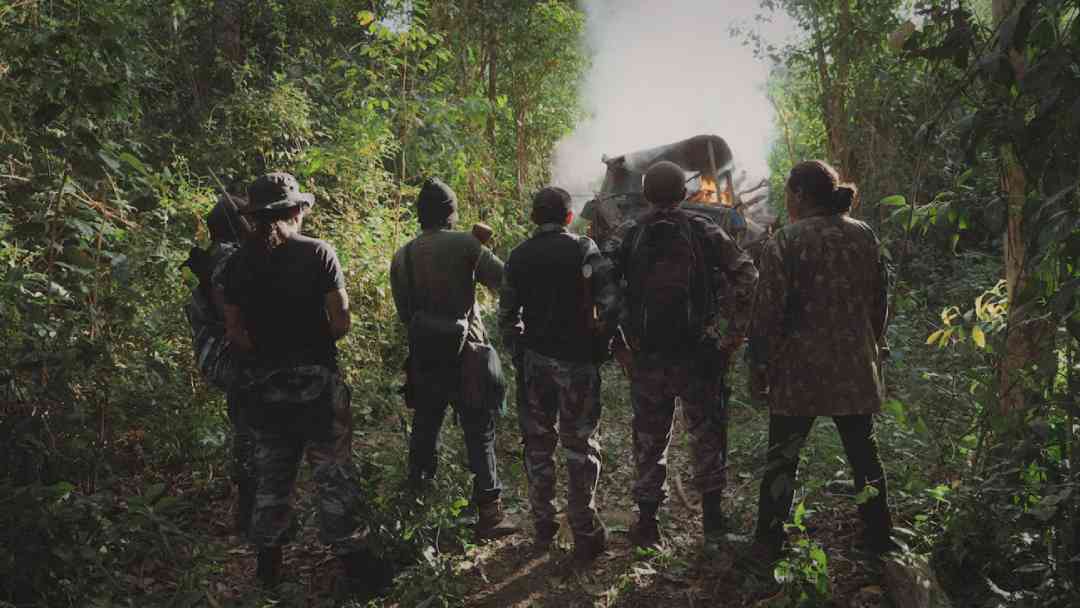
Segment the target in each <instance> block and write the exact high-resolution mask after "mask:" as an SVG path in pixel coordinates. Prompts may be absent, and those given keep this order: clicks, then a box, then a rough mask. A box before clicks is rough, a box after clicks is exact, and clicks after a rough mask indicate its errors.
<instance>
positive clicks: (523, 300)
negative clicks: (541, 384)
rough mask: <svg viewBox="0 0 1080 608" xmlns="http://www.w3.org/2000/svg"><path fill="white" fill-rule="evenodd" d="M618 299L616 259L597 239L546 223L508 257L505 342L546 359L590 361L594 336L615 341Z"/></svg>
mask: <svg viewBox="0 0 1080 608" xmlns="http://www.w3.org/2000/svg"><path fill="white" fill-rule="evenodd" d="M618 297H619V294H618V288H617V286H616V285H615V281H614V280H613V278H612V267H611V262H610V261H609V260H608V259H607V258H605V257H604V256H602V255H600V249H599V248H598V247H597V246H596V243H594V242H593V240H592V239H590V238H589V237H586V236H579V235H576V234H573V233H571V232H570V231H568V230H567V229H566V227H564V226H561V225H558V224H544V225H542V226H540V227H538V228H537V230H536V232H535V233H534V234H533V236H532V238H530V239H528V240H527V241H525V242H524V243H522V244H521V245H519V246H518V247H517V248H515V249H514V251H513V252H511V253H510V257H509V259H508V260H507V263H506V272H505V274H504V277H503V284H502V288H501V289H500V290H499V331H500V332H501V334H502V338H503V343H504V344H505V345H506V346H507V347H508V348H509V349H510V350H511V351H514V350H515V349H516V346H518V343H519V342H520V343H521V344H520V345H521V346H524V347H527V348H529V349H532V350H535V351H537V352H539V353H540V354H543V355H545V356H547V357H553V358H556V359H560V360H563V361H580V362H585V361H591V360H593V358H594V355H595V353H593V349H594V347H595V344H594V339H602V338H604V337H606V338H607V340H610V338H611V332H612V331H614V329H615V327H616V323H617V314H618V309H617V304H618ZM585 298H589V300H590V301H588V302H586V301H585ZM594 315H595V320H593V319H592V317H593V316H594Z"/></svg>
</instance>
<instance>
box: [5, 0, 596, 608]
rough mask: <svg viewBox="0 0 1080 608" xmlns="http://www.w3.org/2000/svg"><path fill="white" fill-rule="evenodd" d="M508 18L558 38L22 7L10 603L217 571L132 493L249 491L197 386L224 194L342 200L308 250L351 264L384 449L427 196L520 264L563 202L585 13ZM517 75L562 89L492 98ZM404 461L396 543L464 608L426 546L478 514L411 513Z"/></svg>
mask: <svg viewBox="0 0 1080 608" xmlns="http://www.w3.org/2000/svg"><path fill="white" fill-rule="evenodd" d="M9 4H10V3H9ZM500 11H503V12H502V14H501V15H499V19H500V21H498V22H496V21H486V23H490V25H491V26H492V27H496V26H497V27H500V28H502V27H503V26H504V25H506V24H510V25H512V27H513V28H517V29H514V30H507V31H506V32H501V33H500V37H501V35H502V33H507V32H510V31H516V32H518V33H521V34H524V33H526V32H528V33H529V36H531V37H518V38H514V37H510V36H508V37H506V38H504V39H502V40H503V41H504V44H499V45H497V47H495V48H493V49H489V47H488V33H489V32H490V31H493V30H483V29H477V28H475V27H474V24H475V23H477V22H478V21H477V20H478V19H480V18H481V17H483V18H485V19H486V17H485V11H484V10H483V7H479V6H469V7H465V8H460V9H458V8H454V7H450V6H448V5H447V4H446V3H428V2H416V1H414V2H402V1H397V0H386V1H381V0H380V1H375V2H371V1H369V0H333V1H330V2H325V1H317V2H316V1H308V0H302V1H297V2H248V1H244V0H240V1H236V2H232V1H230V2H196V1H189V0H181V1H176V2H170V3H166V4H161V3H155V2H149V1H143V0H140V1H137V2H119V1H107V2H95V3H85V2H75V1H66V0H65V1H58V2H49V3H37V2H30V3H17V4H10V5H7V4H5V5H2V6H0V27H3V30H4V36H3V37H0V57H3V59H0V159H2V160H0V233H2V234H3V235H4V238H3V240H2V243H0V316H2V318H3V319H4V321H5V323H3V324H2V326H0V370H3V371H0V396H2V399H0V401H2V407H3V410H4V416H3V419H2V420H0V440H2V442H3V443H2V444H3V446H4V447H3V449H2V451H0V454H2V455H3V458H2V459H0V484H2V485H3V491H4V494H5V496H7V497H8V498H7V499H5V501H3V502H0V522H2V523H3V524H4V525H5V527H6V528H5V529H7V530H8V533H9V534H10V535H20V534H23V535H26V536H25V537H22V536H19V537H18V538H16V536H11V537H10V538H5V539H4V540H5V542H4V545H5V547H9V546H10V547H14V548H15V549H14V551H13V552H9V554H8V560H7V561H4V562H3V571H2V572H0V579H2V580H3V583H2V585H0V601H3V600H11V601H15V602H16V603H17V604H18V605H91V604H92V603H93V602H101V603H105V602H110V601H113V600H115V601H118V602H119V601H121V599H122V600H123V601H127V602H134V603H137V604H138V605H164V604H166V603H168V602H169V601H171V599H170V598H165V597H163V596H161V595H159V594H157V591H155V589H156V588H153V587H152V586H151V587H143V586H140V585H138V584H136V583H134V582H132V581H131V580H128V579H127V578H125V576H126V575H123V572H124V571H125V569H126V568H128V567H129V566H131V565H132V564H133V563H139V562H148V561H152V560H158V561H160V562H162V563H177V564H180V563H183V564H185V565H187V566H190V569H191V571H193V572H197V571H198V570H199V569H200V568H202V567H204V566H205V563H203V562H199V560H201V559H206V558H205V557H198V558H197V559H196V558H195V557H194V556H193V555H189V553H190V551H189V549H190V546H189V545H190V543H192V542H197V541H198V540H199V539H193V538H191V537H190V536H188V535H181V534H179V532H178V531H177V530H175V529H172V528H168V527H167V526H165V522H164V520H162V519H161V511H160V509H161V508H163V507H162V505H163V504H169V503H172V502H173V501H178V502H176V504H174V505H172V506H170V507H169V508H170V509H173V508H175V511H170V514H171V515H174V516H175V518H176V519H177V521H183V520H185V519H190V517H191V507H192V505H191V504H190V501H191V500H192V498H191V497H190V495H188V496H187V497H185V498H177V499H174V498H172V497H165V498H161V499H160V500H157V501H154V500H146V501H143V502H139V499H138V496H137V495H136V494H133V493H132V487H131V486H130V484H129V483H128V480H131V479H143V478H145V477H154V478H156V477H158V476H164V477H166V478H173V477H176V476H182V477H184V479H185V484H194V486H195V487H196V489H199V490H201V489H205V488H203V484H205V482H206V477H207V475H209V476H210V477H214V476H217V477H221V476H223V475H224V473H223V471H224V466H223V463H224V454H225V450H226V449H227V448H228V445H229V440H228V435H229V433H228V426H227V423H226V421H225V416H224V412H223V411H222V410H223V408H222V400H221V398H220V396H218V395H215V394H214V393H213V392H211V391H209V390H208V389H207V387H205V386H203V385H202V383H201V381H200V380H199V378H197V374H196V372H195V371H194V369H193V368H192V366H191V364H190V362H191V360H192V353H191V350H190V338H189V336H188V328H187V325H186V321H185V319H184V316H183V311H182V305H183V302H184V301H185V300H186V298H187V297H188V293H189V289H190V284H189V281H190V279H189V278H187V277H185V275H184V274H183V273H181V272H180V271H179V270H178V267H179V265H180V263H181V262H182V261H183V259H184V257H185V256H186V254H187V252H188V250H189V248H190V247H192V246H198V245H203V244H205V240H206V236H207V233H206V228H205V226H204V223H203V219H202V218H203V217H204V216H205V214H206V213H207V212H208V211H209V210H210V208H211V206H212V205H213V203H214V201H215V199H216V198H217V195H218V193H219V192H220V189H221V187H226V188H231V189H234V190H240V191H242V190H243V184H244V183H246V182H248V181H250V180H251V179H252V178H253V177H255V176H256V175H258V174H259V173H262V172H265V171H269V170H287V171H291V172H293V173H294V174H296V175H297V176H298V177H299V178H300V179H301V180H302V181H303V182H304V187H305V189H309V190H311V191H313V192H314V193H315V194H316V197H317V200H318V203H317V206H316V207H315V213H313V214H312V215H311V217H310V221H308V222H305V230H306V231H308V232H310V233H311V234H313V235H315V236H317V237H321V238H325V239H328V240H329V241H330V242H332V243H333V244H334V245H335V247H336V248H337V251H338V253H339V256H340V258H341V260H342V262H343V265H344V268H345V272H346V280H347V284H348V290H349V294H350V299H351V301H352V305H353V310H354V323H353V330H352V332H351V334H350V335H349V336H348V337H347V338H346V339H345V340H343V341H342V343H341V344H340V347H341V353H342V355H341V363H342V366H343V368H344V369H345V370H346V371H347V374H348V376H349V382H350V383H351V384H352V386H353V388H354V392H355V394H356V395H358V396H362V398H358V399H356V403H355V417H356V420H357V426H358V428H367V427H368V426H373V425H372V424H371V423H373V422H375V421H380V422H381V421H384V420H386V419H387V418H388V417H390V418H391V419H393V418H392V416H393V414H395V413H398V412H399V408H400V401H399V398H398V396H397V395H396V392H395V391H396V384H397V382H398V380H397V374H398V371H399V369H400V364H401V361H402V359H403V355H404V352H403V340H402V339H401V335H400V328H399V327H398V325H400V324H399V323H398V322H397V318H396V313H395V311H394V308H393V303H392V302H391V298H390V294H389V282H388V280H387V272H388V267H389V260H390V257H391V256H392V254H393V252H394V251H395V250H396V249H397V247H399V246H400V245H401V244H402V243H403V242H404V241H405V240H406V239H408V238H409V237H410V236H411V234H413V232H414V231H415V229H416V224H415V221H414V219H415V218H414V217H413V214H412V210H411V204H410V202H411V197H412V196H413V195H415V191H416V186H417V184H419V183H420V181H421V180H422V179H423V178H424V177H426V176H428V175H440V176H442V177H443V178H444V179H445V180H446V181H448V182H450V183H451V184H452V185H453V186H454V187H455V188H457V189H458V191H459V193H460V195H461V196H460V198H461V200H462V207H463V209H462V215H463V221H471V220H477V219H485V220H486V221H488V222H489V223H491V224H492V225H493V226H494V227H495V228H496V230H497V231H498V237H499V246H500V248H502V249H505V248H507V247H509V246H510V245H512V244H513V243H514V242H516V241H517V240H518V238H519V237H520V236H521V235H523V234H525V233H526V232H527V230H528V227H527V226H526V225H525V224H527V217H526V214H525V213H524V212H523V211H522V210H521V208H520V207H518V206H517V205H514V204H508V201H512V200H515V196H516V194H515V193H516V192H517V191H519V190H520V191H524V190H527V189H528V188H531V187H533V186H535V185H536V184H538V183H540V182H541V181H543V180H544V179H546V174H545V169H544V167H546V166H547V158H548V157H549V156H550V153H551V150H552V149H553V147H554V144H555V142H556V141H557V140H558V139H559V138H560V137H561V136H562V135H563V134H565V133H566V132H567V131H568V130H569V129H570V128H571V126H572V124H573V122H574V120H575V119H576V117H577V113H576V112H577V110H576V108H577V105H576V82H577V79H578V78H579V76H580V74H581V70H582V69H583V65H584V59H583V56H582V55H581V53H580V50H579V46H578V44H577V38H578V35H579V34H580V32H581V29H582V27H583V24H584V20H583V16H582V14H581V13H580V12H579V11H578V10H577V9H576V8H575V7H574V6H573V5H572V4H569V3H564V2H543V3H534V2H528V3H525V2H522V3H506V6H505V7H502V8H500ZM526 38H528V39H526ZM517 41H520V44H518V42H517ZM540 42H544V44H539V43H540ZM492 61H495V62H496V65H497V67H498V69H499V70H500V71H501V72H503V73H504V74H520V75H522V78H524V74H525V73H527V72H533V71H536V70H538V69H539V68H540V67H543V70H542V74H539V79H536V78H533V79H532V80H529V83H531V85H535V86H536V88H532V87H531V86H530V88H528V89H522V88H520V84H521V83H519V82H518V81H517V80H516V79H517V76H514V77H513V78H511V77H509V76H508V77H504V78H502V79H500V80H499V82H497V84H496V88H495V91H494V93H495V94H494V96H493V97H489V95H488V90H487V87H486V82H485V80H484V78H483V72H484V70H485V69H486V67H487V66H488V65H490V64H491V62H492ZM515 87H516V88H515ZM489 123H491V124H492V125H493V127H494V128H493V132H494V135H495V137H494V138H488V137H487V136H486V132H487V130H488V125H489ZM519 127H521V128H519ZM520 141H523V142H525V144H526V145H525V154H524V155H523V156H520V155H518V154H517V145H518V143H519V142H520ZM520 167H524V168H526V171H525V172H524V174H521V173H520V171H519V168H520ZM519 174H520V175H522V176H523V177H524V178H525V179H526V181H525V182H521V183H519ZM395 441H397V438H395ZM394 456H395V457H394V458H392V459H390V460H385V459H384V460H380V459H379V458H377V457H376V456H375V455H372V454H366V455H365V458H364V460H365V461H368V462H369V465H368V466H369V467H375V469H372V471H369V472H371V473H372V479H373V480H377V481H372V482H371V483H373V484H375V485H373V486H372V487H371V488H369V489H370V490H371V494H372V495H373V496H379V497H382V498H380V499H379V500H377V501H375V502H373V504H372V509H373V512H372V513H371V514H370V518H371V522H372V526H373V534H374V536H375V537H376V538H380V539H382V542H383V547H384V548H385V549H386V551H387V554H388V555H390V558H392V559H394V560H396V561H400V562H401V563H403V564H410V563H414V562H415V563H417V564H421V565H420V566H418V568H419V570H418V574H416V575H415V576H416V577H417V578H416V579H415V580H418V581H421V580H422V581H424V585H423V586H420V587H417V588H414V590H415V589H426V588H429V587H432V585H433V584H436V582H437V585H439V586H441V587H440V588H444V587H445V597H446V598H449V599H448V600H447V601H448V602H451V603H453V601H454V600H453V598H459V597H460V589H458V590H454V589H452V587H453V586H454V585H456V584H457V583H455V582H453V581H450V580H449V579H447V578H446V577H444V576H442V574H445V571H444V570H443V568H444V567H448V566H447V564H449V563H450V562H449V561H448V560H447V559H446V558H445V556H443V555H442V554H439V555H435V556H434V557H432V556H430V555H429V556H428V557H429V558H431V559H427V558H425V557H424V555H425V553H424V551H425V547H427V548H431V547H432V546H435V545H436V540H435V539H436V537H437V538H438V539H439V542H451V543H453V542H457V541H459V540H460V539H461V537H462V530H463V529H464V528H463V527H462V524H461V522H460V519H461V517H460V516H461V513H460V508H461V505H460V504H459V503H460V501H459V503H454V504H455V505H456V506H453V508H451V507H445V508H444V506H443V505H442V503H437V502H436V501H431V502H430V504H424V505H413V506H412V507H410V508H409V509H407V510H401V509H400V508H399V507H398V506H395V503H394V501H393V498H394V497H397V495H398V494H397V493H396V492H391V491H390V490H388V488H387V486H386V485H385V484H390V485H392V484H393V482H392V481H389V480H393V479H395V475H397V471H398V469H399V468H400V467H401V466H402V465H403V462H402V461H401V458H399V457H398V456H399V454H398V453H397V452H395V454H394ZM380 467H382V468H387V470H382V471H381V472H380V469H379V468H380ZM191 471H200V472H201V471H207V473H206V474H201V473H200V474H199V475H192V476H191V478H189V477H188V476H189V475H190V472H191ZM166 472H167V473H166ZM456 473H457V475H456V477H453V476H452V479H457V480H458V481H448V482H447V483H449V484H458V483H459V482H460V479H462V478H463V477H464V476H465V474H464V472H463V471H460V470H458V471H456ZM61 490H63V491H62V492H61ZM440 492H442V493H443V495H446V493H454V494H455V495H456V496H459V497H460V496H465V495H466V494H465V492H464V491H463V490H461V488H460V487H457V485H454V487H453V488H449V487H447V488H440ZM406 503H408V501H406ZM151 511H153V512H151ZM34 522H37V524H38V525H37V526H35V525H32V524H33V523H34ZM404 536H408V539H407V542H404V543H402V542H401V539H402V537H404ZM8 541H11V542H8ZM84 549H86V550H90V549H92V550H93V551H94V552H95V553H94V557H93V559H90V557H87V556H80V552H84ZM193 559H194V560H195V561H194V563H193V562H192V560H193ZM12 560H14V561H12ZM16 564H17V565H16ZM425 564H426V565H425ZM117 572H120V573H121V574H117ZM164 576H166V577H167V578H169V580H170V583H173V584H174V587H173V588H174V589H176V588H177V587H179V590H177V592H176V593H177V594H178V595H177V597H178V598H181V599H183V598H184V597H187V596H186V595H184V594H185V593H187V592H193V593H196V596H197V597H201V595H199V593H200V590H199V589H198V588H197V587H198V585H199V581H198V577H197V576H195V575H190V576H189V575H178V574H177V573H176V572H175V571H173V570H171V569H169V571H168V572H167V573H164ZM410 576H413V575H410ZM185 586H187V587H185ZM74 598H81V599H74ZM177 601H181V600H177Z"/></svg>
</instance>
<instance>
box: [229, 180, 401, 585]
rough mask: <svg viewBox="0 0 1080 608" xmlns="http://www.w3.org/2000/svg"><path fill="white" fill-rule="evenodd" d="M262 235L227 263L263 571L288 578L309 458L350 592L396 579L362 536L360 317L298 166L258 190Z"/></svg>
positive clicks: (251, 195) (263, 578)
mask: <svg viewBox="0 0 1080 608" xmlns="http://www.w3.org/2000/svg"><path fill="white" fill-rule="evenodd" d="M248 201H249V202H248V206H247V207H246V208H245V209H244V210H243V213H244V214H245V215H246V216H248V217H250V218H252V220H253V223H254V228H253V234H252V236H251V237H250V238H249V239H247V241H246V242H245V244H244V246H243V247H242V248H241V250H240V251H239V252H237V253H236V254H235V255H233V256H232V258H231V259H230V260H229V264H228V266H227V268H226V270H225V280H224V285H225V328H226V332H227V334H226V335H227V337H228V338H229V341H230V342H231V343H232V344H233V345H234V346H235V347H236V348H238V349H239V350H241V351H242V352H245V353H247V355H248V358H247V360H246V361H245V363H244V365H243V367H242V368H241V370H240V371H241V373H240V377H239V378H238V380H237V391H238V393H239V398H240V399H241V400H242V401H243V403H242V404H241V407H243V408H245V409H246V414H247V420H248V421H249V424H250V425H251V427H252V428H253V429H254V432H255V470H256V474H257V477H258V481H257V490H256V495H255V515H254V519H253V522H252V526H251V532H250V535H249V536H250V539H251V541H252V543H253V544H254V545H255V546H256V548H257V549H258V565H257V568H256V577H257V578H258V579H259V581H260V582H261V583H262V584H264V585H266V586H269V587H272V586H275V585H276V584H277V583H278V582H279V580H280V576H281V563H282V547H283V546H284V545H286V544H287V543H288V542H289V541H290V540H291V532H292V530H291V528H292V525H291V524H292V515H291V513H292V509H291V505H290V502H291V496H292V492H293V490H294V487H295V484H296V478H297V474H298V471H299V467H300V462H301V460H302V459H303V457H304V456H305V455H306V456H307V459H308V462H309V463H310V464H311V466H312V469H313V471H312V473H313V475H312V477H313V479H314V481H315V486H316V490H317V504H318V510H319V537H320V539H321V540H322V541H323V542H324V543H326V544H328V545H330V547H331V549H332V551H333V552H334V554H335V555H337V556H338V557H339V559H340V561H341V564H342V566H343V567H344V570H345V579H344V580H343V581H342V582H343V583H344V584H343V585H342V587H343V590H347V591H350V592H354V593H359V594H361V595H363V596H370V595H371V594H373V593H377V592H378V591H381V590H382V589H383V588H385V586H386V585H387V584H388V583H389V582H390V573H389V571H388V566H387V564H386V562H385V561H383V560H381V559H380V558H378V557H377V556H376V555H375V554H374V553H373V552H372V551H371V550H370V549H369V548H368V547H367V546H366V544H365V543H364V542H363V541H362V540H361V535H360V534H359V533H357V531H356V529H357V524H358V523H359V522H357V521H356V517H355V514H356V513H357V512H358V508H359V506H360V505H359V501H360V499H361V497H360V494H359V492H360V480H359V477H358V472H357V470H356V468H355V467H354V466H353V462H352V449H351V446H352V411H351V409H350V391H349V387H348V386H347V385H346V384H345V382H344V379H343V378H342V375H341V371H340V370H339V368H338V364H337V346H336V342H337V340H339V339H340V338H342V337H343V336H344V335H345V334H346V333H347V332H348V331H349V328H350V325H351V319H350V316H349V300H348V294H347V293H346V291H345V277H344V273H343V272H342V269H341V264H340V262H339V261H338V258H337V253H336V252H335V250H334V248H333V247H332V246H331V245H330V244H329V243H327V242H325V241H321V240H319V239H313V238H310V237H307V236H304V235H303V234H301V227H302V222H303V218H304V215H305V214H306V213H308V212H309V211H308V210H309V209H310V208H311V206H312V205H313V204H314V197H313V196H312V195H311V194H308V193H304V192H301V191H300V189H299V185H298V184H297V182H296V179H295V178H293V176H291V175H289V174H287V173H271V174H268V175H264V176H262V177H260V178H259V179H257V180H255V182H254V183H252V184H251V186H250V187H249V188H248Z"/></svg>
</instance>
